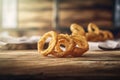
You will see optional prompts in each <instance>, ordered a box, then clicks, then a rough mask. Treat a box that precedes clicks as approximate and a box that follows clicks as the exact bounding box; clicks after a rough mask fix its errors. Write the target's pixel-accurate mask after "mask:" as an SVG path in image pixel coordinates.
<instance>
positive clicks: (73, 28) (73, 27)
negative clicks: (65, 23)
mask: <svg viewBox="0 0 120 80" xmlns="http://www.w3.org/2000/svg"><path fill="white" fill-rule="evenodd" d="M70 30H71V31H72V35H79V34H80V35H85V31H84V29H83V27H82V26H80V25H78V24H75V23H74V24H71V26H70Z"/></svg>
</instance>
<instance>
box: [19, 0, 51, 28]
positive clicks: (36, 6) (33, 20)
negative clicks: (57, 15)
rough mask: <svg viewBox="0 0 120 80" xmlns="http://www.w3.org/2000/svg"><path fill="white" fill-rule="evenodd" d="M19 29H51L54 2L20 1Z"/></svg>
mask: <svg viewBox="0 0 120 80" xmlns="http://www.w3.org/2000/svg"><path fill="white" fill-rule="evenodd" d="M18 5H19V6H18V11H19V13H18V21H19V25H18V26H19V28H49V27H51V24H52V23H51V20H52V5H53V0H19V3H18Z"/></svg>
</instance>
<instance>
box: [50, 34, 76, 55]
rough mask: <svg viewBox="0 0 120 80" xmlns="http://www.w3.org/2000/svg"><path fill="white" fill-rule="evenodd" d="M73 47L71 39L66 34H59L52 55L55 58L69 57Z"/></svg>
mask: <svg viewBox="0 0 120 80" xmlns="http://www.w3.org/2000/svg"><path fill="white" fill-rule="evenodd" d="M61 45H63V46H64V48H65V50H62V49H61V47H62V46H61ZM74 47H75V43H74V42H73V39H72V38H70V36H69V35H67V34H59V35H58V41H57V44H56V46H55V50H54V52H53V53H52V54H53V55H54V56H56V57H66V56H68V55H70V53H71V51H72V50H73V48H74Z"/></svg>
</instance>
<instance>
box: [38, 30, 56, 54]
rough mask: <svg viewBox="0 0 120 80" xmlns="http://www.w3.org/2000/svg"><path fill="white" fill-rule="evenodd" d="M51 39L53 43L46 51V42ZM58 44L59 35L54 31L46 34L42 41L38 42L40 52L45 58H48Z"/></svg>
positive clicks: (50, 43)
mask: <svg viewBox="0 0 120 80" xmlns="http://www.w3.org/2000/svg"><path fill="white" fill-rule="evenodd" d="M49 37H51V38H52V39H51V41H50V42H49V45H48V47H47V49H44V45H45V41H46V40H47V39H48V38H49ZM56 42H57V33H56V32H54V31H50V32H47V33H45V34H44V35H43V36H42V37H41V38H40V40H39V41H38V46H37V48H38V52H39V53H40V54H42V55H44V56H47V55H48V54H49V53H51V52H52V51H53V49H54V47H55V45H56Z"/></svg>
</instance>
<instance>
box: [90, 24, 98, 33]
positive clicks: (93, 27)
mask: <svg viewBox="0 0 120 80" xmlns="http://www.w3.org/2000/svg"><path fill="white" fill-rule="evenodd" d="M88 32H94V33H96V34H99V28H98V26H97V25H95V24H93V23H89V24H88Z"/></svg>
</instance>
